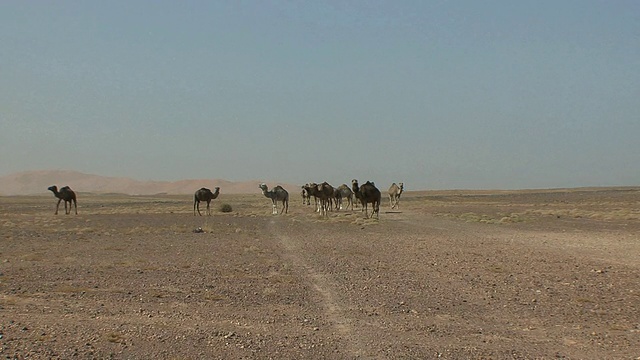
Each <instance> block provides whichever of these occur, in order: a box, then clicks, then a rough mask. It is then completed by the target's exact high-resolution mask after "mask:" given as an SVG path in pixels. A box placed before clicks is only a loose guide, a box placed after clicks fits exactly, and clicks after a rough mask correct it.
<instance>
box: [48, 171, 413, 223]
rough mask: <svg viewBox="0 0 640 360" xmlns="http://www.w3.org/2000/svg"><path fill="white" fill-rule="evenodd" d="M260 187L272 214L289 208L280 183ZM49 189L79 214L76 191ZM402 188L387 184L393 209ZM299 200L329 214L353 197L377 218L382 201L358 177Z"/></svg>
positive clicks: (311, 190) (305, 191)
mask: <svg viewBox="0 0 640 360" xmlns="http://www.w3.org/2000/svg"><path fill="white" fill-rule="evenodd" d="M258 187H259V188H260V189H261V190H262V194H263V195H264V196H266V197H267V198H269V199H271V202H272V214H274V215H275V214H278V203H279V202H282V210H280V214H282V213H283V212H284V213H287V212H288V211H289V193H288V192H287V190H285V189H284V188H283V187H282V186H280V185H278V186H275V187H274V188H272V189H271V190H269V188H268V187H267V185H266V184H264V183H262V184H260V185H259V186H258ZM48 190H49V191H51V192H53V195H54V196H55V197H56V198H57V199H58V203H57V204H56V212H55V214H56V215H58V209H59V207H60V203H61V202H62V201H64V212H65V214H70V213H71V205H72V203H73V206H74V207H75V213H76V215H77V214H78V202H77V198H76V193H75V192H74V191H73V190H71V188H70V187H69V186H64V187H62V188H60V190H58V187H57V186H55V185H53V186H50V187H49V188H48ZM214 190H215V191H211V190H210V189H207V188H204V187H203V188H201V189H198V190H197V191H196V192H195V194H194V197H193V215H195V214H196V212H197V213H198V215H200V216H202V214H201V213H200V202H201V201H204V202H206V203H207V210H206V214H207V215H211V208H210V205H211V200H214V199H216V198H217V197H218V195H219V194H220V188H219V187H216V188H214ZM403 191H404V184H403V183H399V184H396V183H393V184H392V185H391V187H389V203H390V206H391V208H392V209H395V208H396V207H398V206H399V203H400V195H402V192H403ZM301 195H302V203H303V204H306V205H311V197H313V198H314V200H315V206H316V211H317V212H319V213H320V214H321V215H322V216H325V217H326V216H328V213H327V212H328V211H329V210H331V209H333V208H334V207H335V209H336V210H338V209H342V201H343V200H346V201H347V205H346V208H347V209H348V208H349V206H351V210H353V205H354V197H355V200H357V201H359V202H360V204H362V210H363V211H364V213H365V216H366V217H373V216H374V215H375V216H376V217H378V216H379V213H380V201H381V200H382V194H381V193H380V190H378V188H376V186H375V184H374V183H373V182H371V181H367V182H366V183H364V184H362V186H360V185H359V184H358V180H355V179H354V180H352V181H351V188H349V186H347V185H346V184H342V185H340V186H338V187H337V188H334V187H333V186H331V185H329V183H327V182H326V181H325V182H323V183H321V184H316V183H308V184H305V185H302V191H301ZM67 203H68V204H69V208H68V209H67ZM368 204H371V207H372V210H371V216H369V214H368Z"/></svg>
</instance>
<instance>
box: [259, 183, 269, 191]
mask: <svg viewBox="0 0 640 360" xmlns="http://www.w3.org/2000/svg"><path fill="white" fill-rule="evenodd" d="M258 187H259V188H260V189H261V190H262V191H267V190H269V188H268V187H267V184H265V183H262V184H260V185H258Z"/></svg>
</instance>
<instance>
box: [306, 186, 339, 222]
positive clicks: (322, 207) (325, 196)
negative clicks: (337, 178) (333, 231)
mask: <svg viewBox="0 0 640 360" xmlns="http://www.w3.org/2000/svg"><path fill="white" fill-rule="evenodd" d="M302 188H303V189H305V190H306V191H307V194H309V196H313V198H314V199H315V202H316V211H317V212H319V213H320V214H321V215H322V216H326V215H327V211H326V210H327V208H328V206H330V205H327V204H328V202H329V201H331V198H332V197H333V186H331V185H329V183H327V182H326V181H325V182H323V183H322V184H316V183H313V182H312V183H308V184H305V185H304V186H303V187H302Z"/></svg>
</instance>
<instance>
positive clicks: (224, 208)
mask: <svg viewBox="0 0 640 360" xmlns="http://www.w3.org/2000/svg"><path fill="white" fill-rule="evenodd" d="M220 211H222V212H223V213H228V212H232V211H233V209H232V208H231V205H229V204H222V206H220Z"/></svg>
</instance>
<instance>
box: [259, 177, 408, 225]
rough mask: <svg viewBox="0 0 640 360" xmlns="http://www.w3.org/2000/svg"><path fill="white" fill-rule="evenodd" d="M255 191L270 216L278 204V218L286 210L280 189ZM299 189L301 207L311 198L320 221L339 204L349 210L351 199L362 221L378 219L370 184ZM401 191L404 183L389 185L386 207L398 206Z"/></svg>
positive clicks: (377, 203)
mask: <svg viewBox="0 0 640 360" xmlns="http://www.w3.org/2000/svg"><path fill="white" fill-rule="evenodd" d="M259 187H260V189H261V190H262V194H263V195H264V196H266V197H268V198H269V199H271V202H272V214H278V202H282V210H280V214H282V213H283V212H285V213H286V212H287V211H288V210H289V193H288V192H287V190H285V189H284V188H283V187H282V186H279V185H278V186H276V187H274V188H273V189H271V190H269V189H268V188H267V185H266V184H260V185H259ZM301 188H302V191H301V195H302V203H303V204H306V205H311V197H313V198H314V200H315V208H316V211H317V212H319V213H320V214H321V215H322V216H324V217H326V216H328V211H329V210H331V209H334V208H335V209H336V210H339V209H342V202H343V200H346V202H347V204H346V208H347V209H348V208H349V206H351V210H353V205H354V197H355V200H357V201H359V202H360V204H362V210H363V211H364V213H365V216H366V217H373V216H376V217H378V216H379V214H380V202H381V200H382V194H381V192H380V190H378V188H377V187H376V186H375V184H374V183H373V182H371V181H367V182H366V183H364V184H362V186H360V185H359V184H358V180H356V179H354V180H351V188H349V186H347V185H346V184H342V185H340V186H338V187H337V188H334V187H333V186H331V185H330V184H329V183H327V182H326V181H325V182H323V183H321V184H317V183H308V184H305V185H302V187H301ZM403 191H404V183H399V184H396V183H393V184H392V185H391V187H389V203H390V206H391V208H392V209H395V208H396V207H398V206H399V203H400V195H402V192H403ZM368 204H371V208H372V210H371V216H369V213H368Z"/></svg>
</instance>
